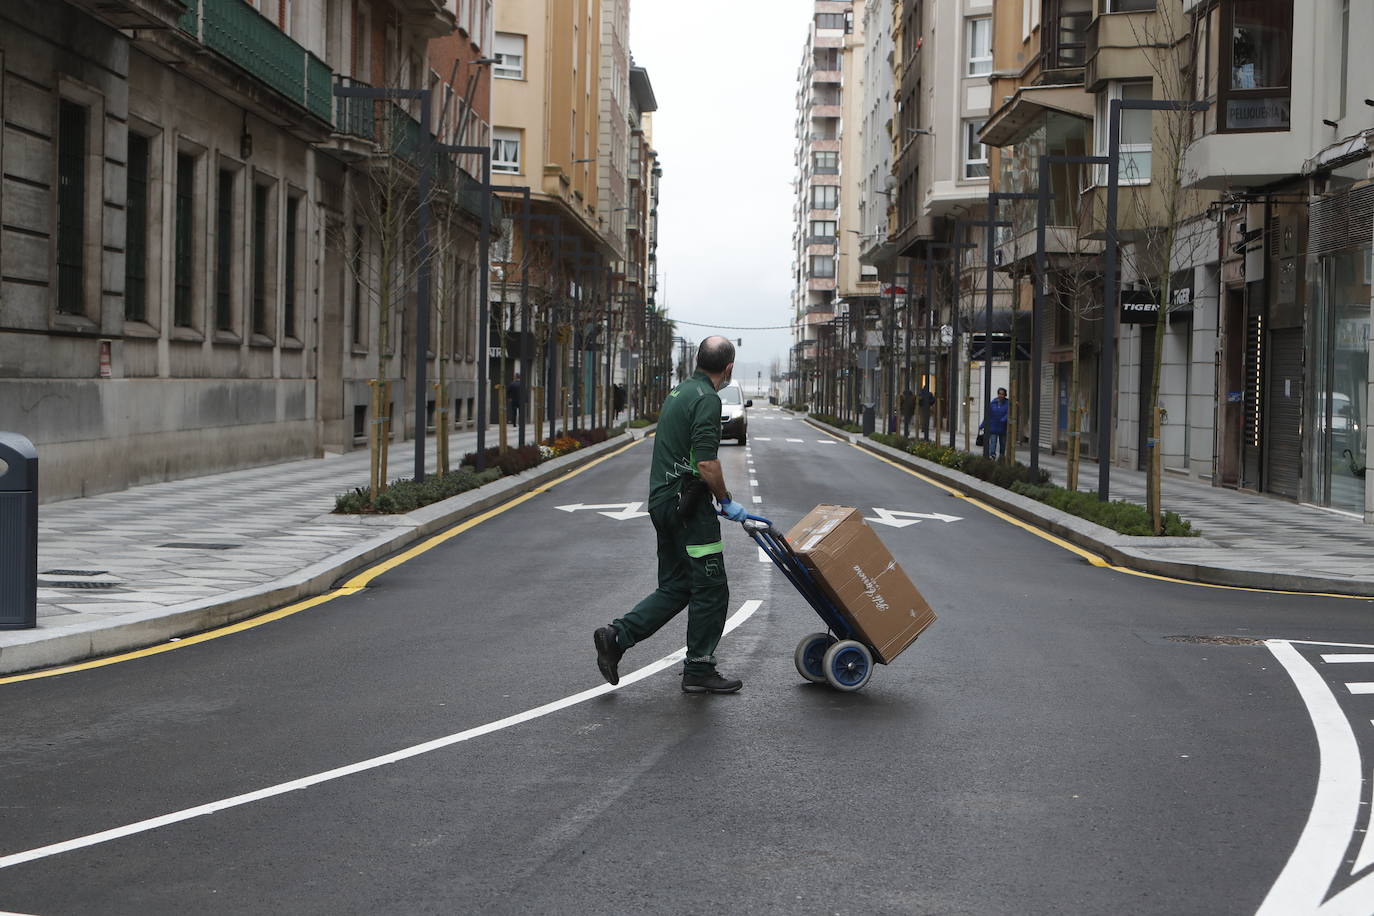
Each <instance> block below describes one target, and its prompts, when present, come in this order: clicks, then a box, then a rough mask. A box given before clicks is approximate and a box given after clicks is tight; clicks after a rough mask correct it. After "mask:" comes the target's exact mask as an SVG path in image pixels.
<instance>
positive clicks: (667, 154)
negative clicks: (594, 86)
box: [630, 0, 812, 386]
mask: <svg viewBox="0 0 1374 916" xmlns="http://www.w3.org/2000/svg"><path fill="white" fill-rule="evenodd" d="M707 9H712V10H715V11H716V13H718V14H719V15H717V16H716V17H715V18H714V19H712V17H711V16H709V15H708V16H706V17H705V18H703V15H702V14H703V13H704V11H705V10H707ZM811 10H812V5H811V4H802V3H797V2H795V0H745V2H736V3H729V4H724V5H716V6H714V7H702V6H695V5H692V4H682V3H679V2H676V0H631V4H630V48H631V51H632V53H633V54H634V58H635V63H636V64H637V65H639V66H641V67H644V68H645V69H646V70H648V73H649V81H650V82H651V83H653V87H654V95H655V97H656V98H657V100H658V112H657V113H656V114H655V115H654V147H655V148H656V149H657V150H658V153H659V156H660V158H661V161H662V164H663V180H662V184H661V186H660V195H659V207H658V225H659V241H658V278H659V296H660V300H659V301H660V302H666V303H667V305H668V308H669V317H670V318H672V319H674V320H677V321H680V322H687V321H692V322H701V323H703V324H707V325H710V327H697V326H693V325H687V324H680V325H679V328H678V333H679V334H681V335H682V336H684V337H686V338H688V339H689V340H701V339H702V338H703V337H706V336H707V335H709V334H710V333H712V332H713V331H715V330H719V332H720V333H722V334H725V335H726V336H728V337H731V338H743V340H744V346H743V347H741V348H740V350H739V353H738V355H737V360H736V362H737V366H736V376H735V377H736V378H737V379H739V380H740V381H742V382H745V381H747V382H748V384H749V385H750V386H752V384H753V382H754V380H755V377H756V376H755V373H756V372H757V371H759V370H762V371H763V374H764V378H765V381H766V379H767V376H768V367H769V365H770V363H771V362H772V360H773V358H774V357H777V358H778V359H780V360H781V362H782V368H783V370H784V371H786V369H787V348H788V347H789V346H790V345H791V335H790V334H789V332H788V331H786V330H773V331H750V330H738V331H735V330H729V329H728V328H726V326H727V325H744V326H765V325H786V324H787V323H788V322H789V321H790V320H791V317H792V306H791V279H790V272H791V264H792V251H791V240H792V178H793V165H792V154H793V145H794V143H795V140H794V137H793V129H794V127H793V122H794V119H795V117H796V90H797V82H796V77H797V66H798V64H799V63H800V61H801V55H802V48H803V46H804V44H805V41H806V29H807V25H808V24H809V22H810V16H811ZM713 26H714V27H713ZM746 36H747V40H746ZM726 37H733V38H734V39H735V40H732V41H723V40H721V39H724V38H726Z"/></svg>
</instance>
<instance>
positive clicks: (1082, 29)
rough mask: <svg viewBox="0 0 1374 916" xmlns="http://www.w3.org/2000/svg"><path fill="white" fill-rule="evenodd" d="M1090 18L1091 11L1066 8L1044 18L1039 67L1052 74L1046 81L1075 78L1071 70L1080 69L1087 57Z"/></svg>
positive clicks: (1054, 81) (1060, 81) (1073, 79)
mask: <svg viewBox="0 0 1374 916" xmlns="http://www.w3.org/2000/svg"><path fill="white" fill-rule="evenodd" d="M1065 5H1067V4H1065ZM1092 19H1093V14H1092V12H1091V10H1073V11H1066V12H1061V13H1059V14H1058V15H1056V16H1055V17H1054V18H1052V19H1049V20H1047V21H1046V23H1045V25H1044V26H1043V27H1042V28H1041V30H1040V51H1041V54H1043V55H1044V61H1043V63H1042V64H1041V70H1042V72H1046V73H1054V76H1053V77H1052V78H1049V77H1047V79H1048V81H1049V82H1053V83H1068V82H1074V81H1075V77H1076V76H1077V74H1076V73H1073V72H1072V71H1081V70H1082V69H1083V66H1084V65H1085V64H1086V63H1087V60H1088V28H1089V26H1090V25H1091V24H1092ZM1059 71H1070V72H1059Z"/></svg>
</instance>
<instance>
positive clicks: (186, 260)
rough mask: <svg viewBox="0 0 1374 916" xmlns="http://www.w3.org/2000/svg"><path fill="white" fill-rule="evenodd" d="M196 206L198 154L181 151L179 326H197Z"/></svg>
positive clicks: (175, 306)
mask: <svg viewBox="0 0 1374 916" xmlns="http://www.w3.org/2000/svg"><path fill="white" fill-rule="evenodd" d="M195 206H196V157H195V156H193V155H191V154H190V153H177V200H176V252H175V256H176V265H175V272H176V280H175V282H176V289H175V290H174V293H173V300H172V323H173V324H175V325H176V326H177V327H179V328H190V327H195V314H194V311H193V309H192V305H191V303H192V300H193V298H194V297H193V296H192V291H193V289H194V285H195V272H196V271H195V263H196V262H195V250H196V246H195V231H196V211H195Z"/></svg>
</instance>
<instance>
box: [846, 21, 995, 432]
mask: <svg viewBox="0 0 1374 916" xmlns="http://www.w3.org/2000/svg"><path fill="white" fill-rule="evenodd" d="M991 14H992V3H991V2H990V0H986V2H984V0H927V2H916V0H901V2H894V4H893V7H892V15H893V20H892V22H893V26H892V42H893V54H892V57H891V60H892V74H891V85H892V88H893V93H894V111H893V122H892V127H891V144H892V146H891V154H890V155H891V162H892V173H891V179H892V180H891V182H890V183H889V190H890V192H891V193H892V195H893V198H892V201H893V207H892V215H891V219H890V222H889V228H888V234H887V237H886V239H885V240H882V241H881V242H877V240H875V242H877V243H876V244H873V245H871V246H870V250H869V252H868V253H867V255H866V259H868V260H870V261H871V262H872V263H874V264H875V265H876V266H877V267H878V269H879V272H880V275H882V276H892V277H893V278H894V282H895V283H897V284H898V285H900V286H903V288H908V287H909V288H910V290H911V291H912V294H913V305H912V314H911V317H910V319H909V320H904V321H903V324H904V325H906V326H908V327H909V328H910V335H911V337H912V346H911V352H912V353H913V356H912V360H913V361H914V363H915V366H916V368H915V369H912V370H909V373H910V374H909V375H908V377H907V383H908V384H911V383H913V382H914V383H917V384H919V382H920V381H921V380H922V379H924V380H925V381H926V383H927V384H928V385H929V387H930V389H931V392H932V393H933V394H934V395H935V396H936V398H937V404H936V407H935V428H936V429H940V430H943V431H944V432H946V433H949V432H951V431H962V432H963V433H964V434H965V438H971V432H972V430H973V429H975V428H976V427H977V425H978V423H979V422H981V419H982V412H981V411H982V406H983V404H984V402H985V401H986V398H985V397H984V391H983V387H984V386H983V383H982V372H981V371H980V370H981V367H982V364H983V360H984V358H985V354H987V355H988V356H990V357H991V358H992V359H994V361H995V367H994V368H995V370H996V371H995V372H994V377H993V382H994V386H1001V385H1005V384H1007V369H1006V366H1005V357H1000V358H999V351H998V350H997V349H996V347H989V346H988V344H987V343H986V342H985V341H986V340H987V339H988V337H989V333H990V332H991V334H992V335H996V336H998V337H999V338H1000V337H1002V336H1004V335H1005V333H1006V331H1007V329H1008V326H1009V325H1010V321H1011V317H1010V311H1009V309H1008V305H1009V304H1010V303H1009V300H1008V297H1007V294H1006V292H1005V290H1004V281H1003V280H1001V279H1000V278H999V279H997V280H995V281H994V291H993V292H994V296H995V299H996V301H995V303H994V304H995V306H996V308H995V321H994V326H993V327H992V328H991V329H988V328H986V327H985V324H986V319H985V311H986V310H985V308H984V306H985V302H986V294H985V291H986V289H987V281H986V271H985V270H984V266H985V264H986V258H985V256H984V255H983V254H982V249H983V247H984V246H982V245H981V244H980V243H981V242H982V240H983V238H984V231H985V230H984V229H983V227H980V226H977V225H975V223H977V222H978V221H979V220H982V219H983V218H984V216H983V214H984V208H985V206H986V201H987V193H988V164H987V155H986V152H985V149H984V147H983V146H982V144H981V143H980V142H978V132H979V130H980V129H981V127H982V124H983V121H984V120H985V119H986V118H987V115H988V112H989V109H990V107H991V89H990V86H989V84H988V76H989V74H990V73H991V70H992V53H991V37H992V28H991ZM916 297H919V298H916ZM894 298H895V297H894ZM956 337H957V339H958V345H957V346H956ZM974 344H977V348H976V349H975V347H974V346H973V345H974ZM905 360H906V354H905V352H904V353H903V355H902V361H903V362H905Z"/></svg>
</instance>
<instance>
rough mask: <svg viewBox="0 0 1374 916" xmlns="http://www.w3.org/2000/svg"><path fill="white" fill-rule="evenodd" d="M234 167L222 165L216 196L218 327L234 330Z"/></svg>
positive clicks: (216, 298) (216, 300) (218, 329)
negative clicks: (225, 167) (223, 166)
mask: <svg viewBox="0 0 1374 916" xmlns="http://www.w3.org/2000/svg"><path fill="white" fill-rule="evenodd" d="M236 180H237V175H236V173H235V171H234V170H233V169H220V170H219V181H218V183H217V185H216V190H217V192H218V193H217V195H216V198H215V330H217V331H229V332H232V331H233V330H234V185H235V183H236Z"/></svg>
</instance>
